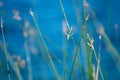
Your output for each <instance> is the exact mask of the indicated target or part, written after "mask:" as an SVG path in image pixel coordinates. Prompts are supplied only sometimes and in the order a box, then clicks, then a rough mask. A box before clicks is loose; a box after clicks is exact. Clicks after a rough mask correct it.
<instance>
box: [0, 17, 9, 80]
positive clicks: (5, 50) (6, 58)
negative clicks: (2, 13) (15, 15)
mask: <svg viewBox="0 0 120 80" xmlns="http://www.w3.org/2000/svg"><path fill="white" fill-rule="evenodd" d="M1 31H2V38H3V45H4V52H5V53H4V55H5V60H6V64H7V70H8V71H7V72H8V80H10V66H9V62H8V57H7V49H6V42H5V37H4V31H3V22H2V18H1Z"/></svg>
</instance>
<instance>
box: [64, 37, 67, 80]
mask: <svg viewBox="0 0 120 80" xmlns="http://www.w3.org/2000/svg"><path fill="white" fill-rule="evenodd" d="M67 55H68V40H67V39H66V53H65V55H64V63H63V64H64V71H63V80H65V76H66V58H67Z"/></svg>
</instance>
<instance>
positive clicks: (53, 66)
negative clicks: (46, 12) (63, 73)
mask: <svg viewBox="0 0 120 80" xmlns="http://www.w3.org/2000/svg"><path fill="white" fill-rule="evenodd" d="M32 18H33V21H34V23H35V25H36V28H37V30H38V33H39V35H40V37H41V40H42V43H43V47H44V48H45V50H46V52H47V55H48V57H49V59H50V63H51V65H52V68H53V70H54V72H55V75H56V77H57V79H58V80H60V78H59V76H58V72H57V70H56V68H55V65H54V62H53V60H52V58H51V56H50V53H49V50H48V48H47V46H46V44H45V41H44V39H43V36H42V33H41V30H40V28H39V26H38V24H37V21H36V19H35V16H34V15H33V16H32Z"/></svg>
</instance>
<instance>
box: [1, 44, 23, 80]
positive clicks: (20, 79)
mask: <svg viewBox="0 0 120 80" xmlns="http://www.w3.org/2000/svg"><path fill="white" fill-rule="evenodd" d="M0 49H1V50H2V52H3V53H5V51H4V48H2V45H0ZM8 58H9V62H10V65H11V66H12V67H13V70H14V71H15V73H16V74H17V76H18V80H22V76H21V74H20V70H19V67H18V65H17V64H15V63H14V61H13V60H12V58H11V57H10V55H9V54H8ZM11 74H12V76H13V73H12V72H11ZM13 77H14V76H13Z"/></svg>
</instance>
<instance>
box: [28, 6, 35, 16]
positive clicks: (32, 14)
mask: <svg viewBox="0 0 120 80" xmlns="http://www.w3.org/2000/svg"><path fill="white" fill-rule="evenodd" d="M29 13H30V14H31V16H34V12H33V11H32V9H31V8H30V12H29Z"/></svg>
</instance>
